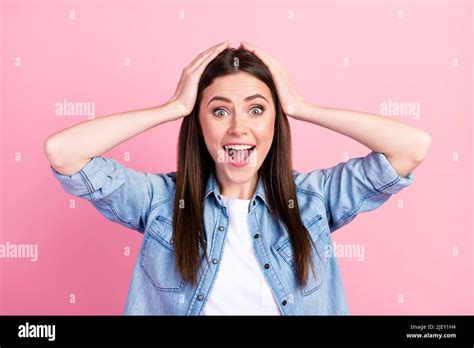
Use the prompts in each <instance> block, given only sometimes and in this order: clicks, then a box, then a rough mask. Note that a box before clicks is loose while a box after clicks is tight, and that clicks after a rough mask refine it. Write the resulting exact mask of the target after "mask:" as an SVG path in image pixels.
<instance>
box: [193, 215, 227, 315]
mask: <svg viewBox="0 0 474 348" xmlns="http://www.w3.org/2000/svg"><path fill="white" fill-rule="evenodd" d="M221 215H222V214H221V209H218V210H217V219H216V221H217V223H216V225H215V226H214V229H213V231H214V234H215V233H218V232H216V227H217V226H221V225H220V221H221V220H220V217H221ZM226 233H227V232H226ZM216 239H217V238H212V243H211V249H210V250H209V256H211V255H212V252H213V251H214V246H215V243H216ZM224 243H225V240H224ZM222 251H223V250H221V254H223V253H222ZM219 257H220V256H219ZM204 260H206V258H205V257H204V258H203V262H204ZM206 261H207V260H206ZM221 262H222V258H221ZM205 264H206V267H205V269H204V272H203V274H202V276H201V279H202V281H201V284H198V286H197V288H196V291H195V293H197V294H198V295H199V293H200V291H201V289H202V287H203V286H204V283H205V280H206V276H207V273H208V272H209V270H210V269H211V265H210V263H208V262H206V263H205ZM218 268H220V266H219V267H218ZM217 272H218V271H217V270H216V273H215V274H214V278H213V279H212V280H211V284H210V288H209V290H208V292H207V293H208V294H210V293H211V291H212V288H213V287H214V283H215V280H216V278H217ZM193 297H194V296H193ZM196 299H197V297H196V298H195V299H193V300H192V301H191V305H190V306H189V309H188V315H189V313H191V308H193V307H194V306H195V303H196ZM207 300H208V298H206V300H205V301H204V302H203V303H202V305H201V310H200V311H202V310H203V309H204V307H205V305H206V304H207ZM198 314H199V313H198Z"/></svg>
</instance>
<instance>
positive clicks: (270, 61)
mask: <svg viewBox="0 0 474 348" xmlns="http://www.w3.org/2000/svg"><path fill="white" fill-rule="evenodd" d="M241 47H242V48H244V49H246V50H248V51H250V52H252V53H253V54H255V55H256V56H257V57H259V58H260V59H261V60H262V61H263V62H264V63H265V64H266V65H267V66H268V67H269V68H271V66H270V65H272V66H273V67H275V68H276V69H277V70H280V71H283V70H284V67H283V65H281V64H280V63H279V62H278V61H277V60H276V59H275V58H274V57H272V56H271V55H270V54H269V53H267V52H265V51H264V50H262V49H261V48H259V47H257V46H255V45H253V44H251V43H248V42H246V41H242V42H241Z"/></svg>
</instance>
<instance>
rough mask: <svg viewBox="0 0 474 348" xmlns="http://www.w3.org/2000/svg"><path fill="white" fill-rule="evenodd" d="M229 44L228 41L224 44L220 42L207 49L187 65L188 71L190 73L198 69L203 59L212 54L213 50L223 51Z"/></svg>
mask: <svg viewBox="0 0 474 348" xmlns="http://www.w3.org/2000/svg"><path fill="white" fill-rule="evenodd" d="M229 44H230V41H229V40H226V41H224V42H221V43H220V44H217V45H215V46H212V47H210V48H208V49H207V50H205V51H204V52H202V53H201V54H200V55H199V56H197V57H196V58H195V59H194V60H193V61H192V62H191V64H190V65H189V70H191V71H194V70H196V67H198V66H199V65H201V63H202V61H203V60H204V59H206V57H207V56H208V55H209V54H211V53H212V52H214V50H216V49H221V48H222V49H225V48H227V47H228V46H229Z"/></svg>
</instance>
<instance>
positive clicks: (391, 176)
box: [362, 151, 415, 194]
mask: <svg viewBox="0 0 474 348" xmlns="http://www.w3.org/2000/svg"><path fill="white" fill-rule="evenodd" d="M362 165H363V167H364V170H365V172H366V175H367V177H368V178H369V180H370V182H371V183H372V185H373V186H374V188H375V189H376V190H377V191H380V192H384V193H387V194H395V193H398V192H399V191H400V190H401V189H402V188H404V187H407V186H409V185H411V184H412V182H413V179H414V178H415V174H414V173H413V172H410V173H408V175H407V176H406V177H403V176H400V175H399V174H398V173H397V171H396V170H395V168H393V167H392V165H391V163H390V161H389V160H388V158H387V156H386V155H385V154H384V153H382V152H375V151H372V152H371V153H369V154H368V155H367V156H365V157H364V158H363V159H362Z"/></svg>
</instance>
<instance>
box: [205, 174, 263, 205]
mask: <svg viewBox="0 0 474 348" xmlns="http://www.w3.org/2000/svg"><path fill="white" fill-rule="evenodd" d="M211 193H213V194H214V196H215V197H216V199H217V200H218V201H219V204H221V205H222V204H223V203H222V198H221V193H220V190H219V184H218V182H217V179H216V176H215V174H214V171H211V173H210V174H209V178H208V179H207V184H206V193H205V194H204V198H207V196H209V195H210V194H211ZM256 197H260V199H262V201H263V202H264V203H265V204H266V206H267V208H268V209H270V207H269V205H268V202H267V199H266V196H265V190H264V187H263V182H262V178H261V177H260V175H259V177H258V183H257V189H256V190H255V193H254V194H253V196H252V198H251V200H250V203H251V204H253V205H254V203H253V202H254V201H256Z"/></svg>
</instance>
